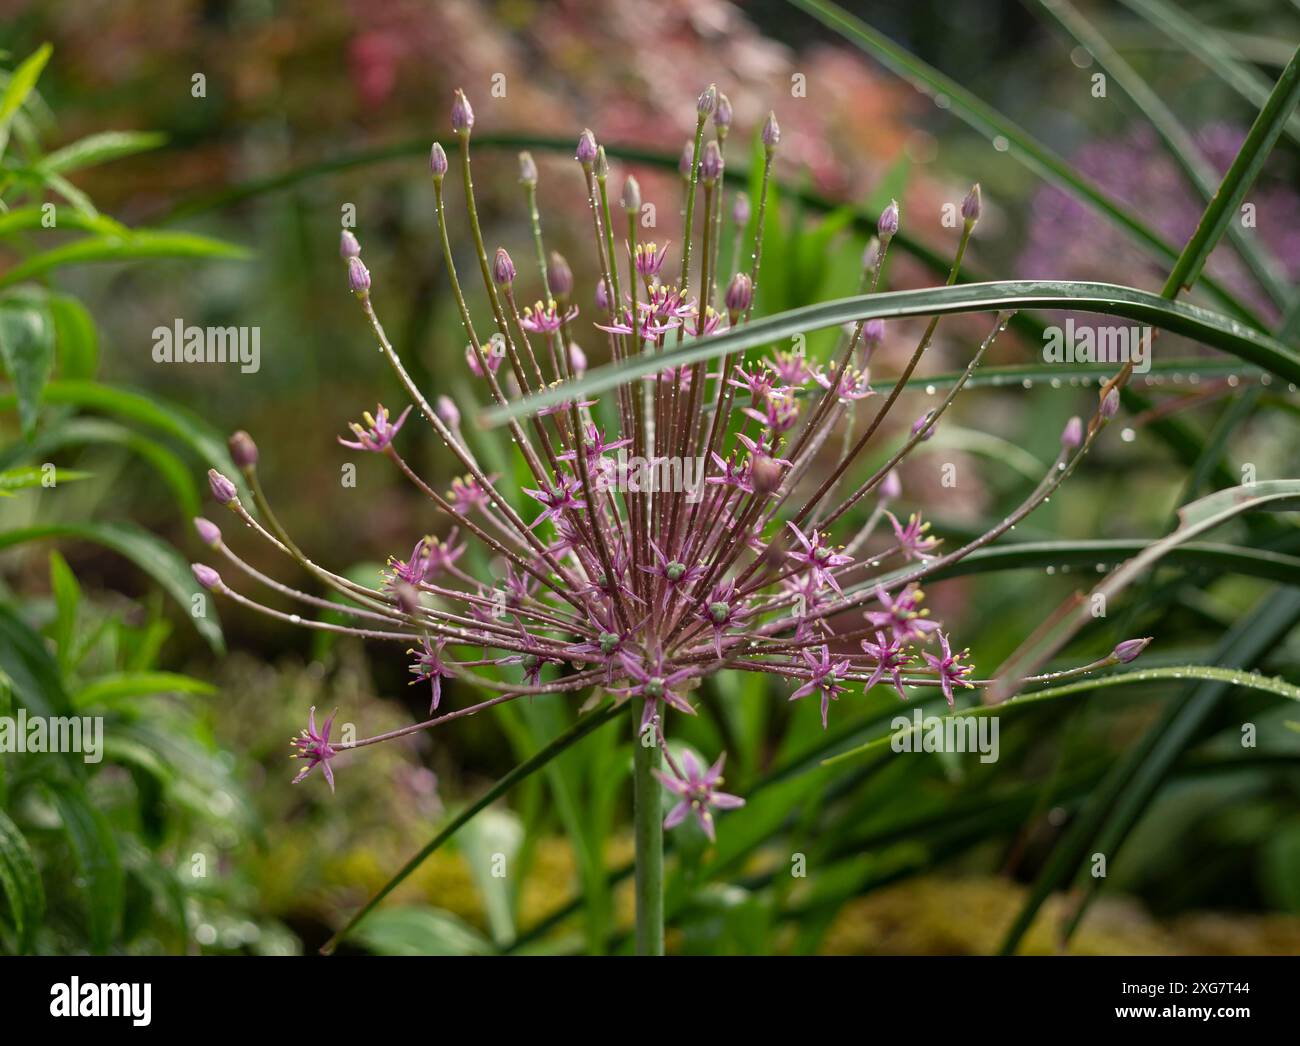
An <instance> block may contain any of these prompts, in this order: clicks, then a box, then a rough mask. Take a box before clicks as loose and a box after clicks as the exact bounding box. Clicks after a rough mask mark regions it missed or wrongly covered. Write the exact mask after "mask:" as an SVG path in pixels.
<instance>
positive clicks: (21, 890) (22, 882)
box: [0, 810, 45, 954]
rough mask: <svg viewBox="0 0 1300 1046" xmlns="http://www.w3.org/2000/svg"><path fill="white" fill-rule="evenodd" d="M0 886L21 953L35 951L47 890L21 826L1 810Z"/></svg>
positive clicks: (43, 915)
mask: <svg viewBox="0 0 1300 1046" xmlns="http://www.w3.org/2000/svg"><path fill="white" fill-rule="evenodd" d="M0 886H2V887H4V895H5V897H6V898H7V899H8V901H9V916H10V919H11V920H12V922H13V924H14V932H15V934H16V935H17V938H18V942H17V943H18V950H19V952H21V953H23V954H26V953H27V952H30V951H31V950H32V945H33V943H34V941H35V939H36V931H37V930H38V929H40V926H41V922H42V920H43V919H44V918H45V890H44V888H43V887H42V886H41V875H40V872H39V871H37V868H36V859H35V858H34V857H33V856H32V849H31V847H30V846H28V845H27V840H26V839H25V838H24V837H23V833H22V832H20V831H19V830H18V826H17V825H16V824H14V823H13V821H11V820H9V816H8V815H7V814H6V813H5V812H4V811H3V810H0Z"/></svg>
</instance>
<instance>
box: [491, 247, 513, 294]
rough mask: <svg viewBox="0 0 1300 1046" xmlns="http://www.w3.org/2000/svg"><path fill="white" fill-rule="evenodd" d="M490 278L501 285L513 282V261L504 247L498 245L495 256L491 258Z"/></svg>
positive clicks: (504, 285)
mask: <svg viewBox="0 0 1300 1046" xmlns="http://www.w3.org/2000/svg"><path fill="white" fill-rule="evenodd" d="M492 278H493V279H494V280H496V281H497V283H498V284H500V285H501V286H502V287H507V286H509V285H510V284H512V283H514V282H515V263H514V262H513V261H511V260H510V255H509V254H508V253H506V249H505V248H504V247H498V248H497V253H496V256H495V257H494V258H493V259H492Z"/></svg>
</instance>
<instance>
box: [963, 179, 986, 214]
mask: <svg viewBox="0 0 1300 1046" xmlns="http://www.w3.org/2000/svg"><path fill="white" fill-rule="evenodd" d="M982 209H983V204H982V203H981V202H980V183H979V182H976V183H975V184H974V185H973V186H971V190H970V192H968V193H967V194H966V199H964V200H962V202H961V216H962V217H963V218H965V219H966V220H967V221H968V222H971V223H974V222H977V221H979V220H980V211H981V210H982Z"/></svg>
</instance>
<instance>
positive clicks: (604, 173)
mask: <svg viewBox="0 0 1300 1046" xmlns="http://www.w3.org/2000/svg"><path fill="white" fill-rule="evenodd" d="M593 170H594V171H595V172H596V177H597V178H599V179H600V180H601V181H602V182H603V181H604V180H605V179H606V178H608V177H609V157H607V156H606V155H605V147H604V146H603V145H602V146H599V147H597V149H596V164H595V167H594V168H593Z"/></svg>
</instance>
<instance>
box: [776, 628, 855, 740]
mask: <svg viewBox="0 0 1300 1046" xmlns="http://www.w3.org/2000/svg"><path fill="white" fill-rule="evenodd" d="M800 653H802V654H803V659H804V661H806V662H807V663H808V670H809V672H811V673H812V674H811V675H810V676H809V677H808V682H806V683H804V685H803V686H801V687H800V688H799V689H798V690H796V691H795V692H794V693H793V694H791V695H790V700H791V701H797V700H799V698H801V697H806V696H808V695H809V694H811V693H812V692H813V691H814V690H819V691H821V695H822V729H823V730H825V729H826V720H827V716H828V715H829V713H830V707H831V702H832V701H837V700H839V696H840V694H842V693H844V691H846V690H847V689H848V687H846V686H844V685H843V683H841V682H840V680H842V679H843V678H844V677H845V676H846V675H847V674H848V671H849V665H850V662H849V659H848V658H844V659H843V660H842V661H834V662H833V661H832V660H831V654H830V650H829V648H828V647H826V645H825V644H823V645H822V648H821V651H820V653H819V654H818V655H817V656H814V655H813V653H812V652H811V651H809V650H808V649H806V648H805V649H804V650H801V651H800Z"/></svg>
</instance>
